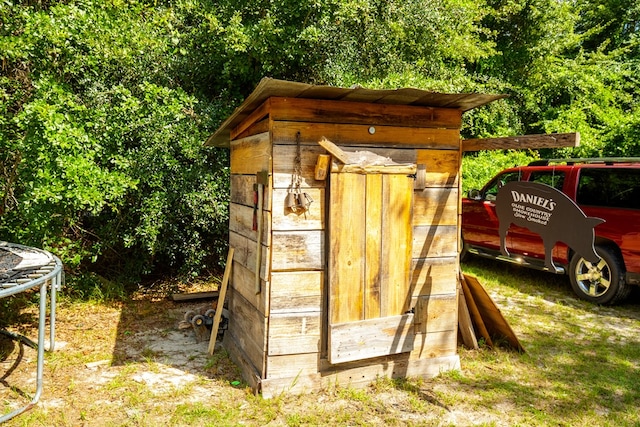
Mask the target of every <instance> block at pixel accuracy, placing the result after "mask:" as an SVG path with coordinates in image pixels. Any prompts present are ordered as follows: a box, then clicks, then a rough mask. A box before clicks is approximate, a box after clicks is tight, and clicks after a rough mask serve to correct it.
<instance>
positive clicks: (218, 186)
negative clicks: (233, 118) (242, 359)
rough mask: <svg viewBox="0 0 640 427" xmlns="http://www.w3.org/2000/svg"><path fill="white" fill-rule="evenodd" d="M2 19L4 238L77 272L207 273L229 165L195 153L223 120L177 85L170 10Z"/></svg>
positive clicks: (117, 7) (110, 6)
mask: <svg viewBox="0 0 640 427" xmlns="http://www.w3.org/2000/svg"><path fill="white" fill-rule="evenodd" d="M0 16H2V22H3V23H7V24H4V25H3V26H2V28H1V33H0V47H1V49H0V51H1V52H2V62H3V64H4V67H3V70H4V71H3V75H2V80H1V81H2V91H1V92H0V93H1V94H2V96H1V97H0V102H1V104H0V108H1V109H2V112H3V119H2V123H1V125H2V126H1V127H0V144H1V145H0V147H1V148H2V156H0V161H1V162H2V168H1V169H0V171H2V173H3V175H4V176H5V181H4V185H3V186H2V187H0V189H1V191H2V193H0V195H1V196H2V197H1V198H0V200H3V205H2V218H1V221H2V222H1V223H0V233H1V234H2V238H3V239H7V240H14V241H18V242H22V243H25V244H32V245H36V246H42V247H45V248H48V249H51V250H53V251H54V252H55V253H57V254H58V255H60V256H61V257H62V258H63V261H64V262H65V264H66V266H67V267H68V268H70V269H77V271H79V272H82V271H90V270H93V271H97V272H100V273H102V274H108V275H110V276H114V275H127V276H128V277H130V278H133V279H135V278H138V277H140V275H141V274H145V273H149V272H152V271H156V272H157V271H182V272H183V273H198V272H200V271H202V270H203V268H205V267H206V266H209V267H211V266H215V265H216V264H215V260H214V262H213V263H212V262H211V261H209V262H208V263H207V260H208V258H210V257H211V255H214V256H215V255H218V254H220V253H222V252H224V241H226V236H225V234H226V233H225V230H224V226H225V224H226V219H227V213H226V191H225V188H226V182H227V178H228V177H227V170H226V166H225V165H226V155H227V154H226V152H225V151H215V150H211V149H204V148H203V147H202V143H203V141H204V140H205V139H206V136H207V135H208V134H209V133H210V132H211V130H212V129H213V127H214V124H215V120H216V119H218V118H219V117H220V116H221V115H222V114H224V112H225V109H220V110H221V111H220V112H217V110H218V108H217V104H216V103H215V102H213V101H209V100H206V99H198V98H197V97H195V96H193V95H189V94H188V93H186V92H185V91H184V90H183V89H182V88H181V86H180V84H179V82H176V81H175V77H174V75H173V72H172V69H173V68H175V67H176V66H177V64H178V63H179V62H180V61H179V60H180V57H181V55H184V52H183V51H181V50H180V47H179V46H178V43H179V38H178V37H177V32H176V31H175V29H174V21H175V20H176V16H175V15H174V14H173V13H172V11H171V10H170V9H165V8H155V7H151V6H149V5H146V4H144V3H139V2H135V1H132V2H129V3H120V2H109V1H105V2H101V1H95V2H86V3H77V4H76V3H69V4H65V3H51V4H47V5H43V4H38V5H37V6H29V5H21V6H19V7H12V8H7V7H6V6H3V7H2V10H1V12H0ZM227 108H228V107H227Z"/></svg>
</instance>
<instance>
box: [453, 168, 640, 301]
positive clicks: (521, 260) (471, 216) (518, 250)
mask: <svg viewBox="0 0 640 427" xmlns="http://www.w3.org/2000/svg"><path fill="white" fill-rule="evenodd" d="M511 181H529V182H537V183H543V184H547V185H550V186H552V187H554V188H556V189H557V190H560V191H562V192H563V193H564V194H565V195H567V196H568V197H569V198H570V199H571V200H573V201H574V202H575V203H576V204H577V205H578V207H580V209H582V211H583V212H584V213H585V214H586V215H587V216H589V217H597V218H602V219H603V220H605V222H604V223H601V224H599V225H597V226H596V227H595V242H594V243H595V249H596V253H597V254H598V255H599V256H600V258H601V259H600V260H599V261H598V262H596V263H592V262H589V261H588V260H586V259H584V258H583V257H582V256H580V255H578V254H577V253H575V252H574V251H573V250H572V249H571V248H570V247H568V246H567V245H566V244H564V243H557V244H556V245H555V246H554V248H553V264H555V266H556V269H555V273H561V274H565V273H566V274H568V275H569V277H570V280H571V286H572V287H573V290H574V291H575V293H576V294H577V295H578V296H579V297H580V298H583V299H585V300H588V301H591V302H594V303H598V304H614V303H617V302H620V301H622V300H624V299H625V298H626V297H627V296H628V295H629V292H630V290H631V286H630V285H638V284H640V158H597V159H551V160H538V161H535V162H532V163H530V164H529V165H527V166H521V167H515V168H511V169H506V170H504V171H502V172H500V173H499V174H498V175H497V176H496V177H494V178H493V179H492V180H491V181H489V183H487V184H486V185H485V186H484V187H483V188H482V189H481V190H471V191H469V194H468V197H467V198H463V199H462V240H463V253H462V255H463V256H464V255H465V254H467V253H471V254H475V255H480V256H484V257H489V258H493V259H498V260H502V261H508V262H513V263H517V264H520V265H524V266H527V267H532V268H537V269H540V270H546V271H551V270H549V268H548V267H547V266H545V250H544V247H543V242H542V238H541V237H540V236H539V235H537V234H535V233H533V232H531V231H530V230H529V229H527V228H524V227H519V226H515V225H511V226H510V228H509V230H508V232H507V237H506V242H505V243H506V248H507V249H508V251H507V252H508V253H509V256H504V255H502V253H501V251H500V243H501V241H500V236H499V227H498V216H497V215H496V205H495V200H496V196H497V194H498V190H499V189H500V188H501V187H502V186H503V185H504V184H506V183H508V182H511ZM547 265H548V263H547Z"/></svg>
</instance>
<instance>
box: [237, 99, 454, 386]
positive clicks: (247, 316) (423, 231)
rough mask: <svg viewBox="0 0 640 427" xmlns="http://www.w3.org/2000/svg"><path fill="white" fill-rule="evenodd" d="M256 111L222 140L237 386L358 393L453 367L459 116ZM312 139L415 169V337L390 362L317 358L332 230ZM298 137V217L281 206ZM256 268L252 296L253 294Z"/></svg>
mask: <svg viewBox="0 0 640 427" xmlns="http://www.w3.org/2000/svg"><path fill="white" fill-rule="evenodd" d="M258 110H259V111H258ZM258 110H256V111H257V112H256V114H255V115H253V116H250V117H249V118H247V122H246V123H242V124H241V125H239V126H238V127H237V129H236V130H235V132H232V135H233V136H234V137H235V138H236V139H235V140H233V141H231V203H230V224H229V230H230V237H229V238H230V244H231V245H232V246H233V247H234V248H235V251H236V254H235V256H234V265H233V267H234V268H233V275H232V281H231V289H230V294H229V308H230V312H231V313H230V316H231V319H230V320H231V321H230V324H229V330H228V331H227V334H225V341H228V343H229V345H228V348H229V349H230V353H231V355H232V357H233V358H234V359H235V360H236V361H237V362H238V363H239V365H240V366H241V367H242V369H243V373H244V377H245V379H247V381H249V383H250V384H252V385H253V386H254V388H258V387H260V388H261V390H262V393H263V395H264V396H265V397H268V396H270V395H273V394H274V393H277V392H280V391H283V390H297V391H304V390H312V389H317V388H320V387H323V386H326V385H327V382H331V381H336V382H340V383H341V384H352V385H358V384H362V385H364V384H366V383H368V382H370V381H372V380H374V379H375V378H376V376H378V375H385V376H403V375H429V374H430V373H432V374H433V375H436V374H437V373H438V372H439V371H440V370H441V369H451V368H456V367H459V359H458V356H457V354H456V337H457V320H458V319H457V294H456V289H457V277H458V234H459V233H458V228H459V221H460V216H459V201H458V197H459V170H460V155H461V151H460V136H459V127H460V123H461V113H460V111H458V110H452V109H442V108H440V109H439V108H427V107H412V106H402V105H399V106H395V105H379V104H369V103H353V102H344V101H325V100H305V99H288V98H270V99H269V100H268V102H266V103H265V105H263V106H262V107H260V108H259V109H258ZM322 137H326V138H328V139H330V140H331V141H332V142H334V143H335V144H337V145H338V146H339V147H340V148H342V149H343V150H345V151H351V152H353V151H360V150H366V151H371V152H374V153H376V154H378V155H381V156H385V157H389V158H391V159H392V160H394V161H395V162H398V163H408V164H417V165H424V166H425V168H426V179H425V186H424V188H420V189H415V190H414V191H413V216H412V223H411V227H412V233H411V234H412V241H411V242H410V258H411V262H410V267H408V268H409V269H410V271H409V273H408V275H407V277H410V280H409V284H408V287H409V290H408V291H407V292H406V293H407V295H404V296H402V298H404V300H406V301H409V307H407V308H408V309H413V312H414V313H413V314H412V315H410V316H409V317H411V318H412V319H413V320H412V321H413V327H412V333H413V334H414V338H413V340H412V342H413V343H412V344H411V346H410V347H408V348H407V349H403V350H402V351H403V352H401V353H399V354H395V355H389V356H384V357H378V358H370V359H365V360H362V361H353V362H347V363H340V364H333V365H332V364H330V363H328V361H327V346H328V343H327V325H328V323H329V319H328V304H329V298H330V296H329V295H328V283H327V282H328V280H329V277H328V271H327V263H328V247H327V245H329V241H328V228H329V227H332V226H336V225H335V224H330V221H329V218H328V212H329V209H328V206H327V203H328V200H329V195H330V191H331V188H330V184H329V180H326V181H325V180H322V181H318V180H315V178H314V172H315V170H314V168H315V164H316V160H317V158H318V155H319V154H324V153H326V151H325V150H324V149H323V148H322V147H320V146H319V145H318V141H319V140H320V139H321V138H322ZM297 141H299V142H300V144H301V163H302V165H301V166H302V171H301V172H302V181H301V185H302V190H303V191H304V192H306V193H308V194H309V195H310V196H311V198H312V199H313V202H312V203H311V206H310V209H309V210H308V211H307V212H305V213H304V214H299V215H297V214H294V213H291V212H288V211H287V210H285V205H284V200H285V198H286V196H287V193H288V189H289V188H290V186H291V183H292V181H291V179H292V174H293V171H294V166H295V157H296V143H297ZM261 170H266V171H268V172H269V178H270V180H269V186H268V188H266V189H265V198H264V211H263V212H262V215H261V216H262V221H263V225H264V228H263V235H262V239H261V242H260V245H259V247H260V248H261V249H260V250H261V251H262V254H261V260H262V262H261V265H260V266H257V265H256V258H257V256H256V251H257V250H258V242H257V233H256V231H254V230H253V215H254V194H253V185H254V183H255V182H256V177H255V174H256V173H257V172H259V171H261ZM365 205H366V203H365ZM258 268H259V274H260V278H261V281H260V286H261V292H259V293H256V292H255V272H256V270H257V269H258ZM400 314H401V313H397V315H400ZM240 317H242V318H240ZM227 335H228V336H227ZM404 345H407V344H406V343H405V344H404ZM240 359H241V360H240ZM249 366H250V367H251V369H249V368H248V367H249ZM250 370H252V372H247V371H250Z"/></svg>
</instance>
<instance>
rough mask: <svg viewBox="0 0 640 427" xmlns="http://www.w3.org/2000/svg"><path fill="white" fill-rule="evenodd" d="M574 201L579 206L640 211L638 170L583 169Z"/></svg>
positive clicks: (639, 173)
mask: <svg viewBox="0 0 640 427" xmlns="http://www.w3.org/2000/svg"><path fill="white" fill-rule="evenodd" d="M576 201H577V202H578V204H580V205H588V206H606V207H611V208H630V209H640V169H630V168H619V169H614V168H606V169H604V168H603V169H590V168H583V169H582V170H581V171H580V180H579V182H578V194H577V196H576Z"/></svg>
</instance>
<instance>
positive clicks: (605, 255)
mask: <svg viewBox="0 0 640 427" xmlns="http://www.w3.org/2000/svg"><path fill="white" fill-rule="evenodd" d="M596 253H597V254H598V255H600V257H601V258H602V259H601V260H600V261H599V262H598V263H595V264H592V263H590V262H589V261H587V260H586V259H584V258H583V257H582V256H580V255H578V254H574V255H573V257H572V258H571V264H570V265H569V276H570V280H571V287H572V288H573V291H574V292H575V293H576V295H578V297H580V298H581V299H584V300H587V301H590V302H592V303H596V304H615V303H617V302H620V301H621V300H623V299H625V298H626V297H627V296H628V295H629V291H630V289H631V288H630V287H629V286H628V285H627V284H626V283H625V280H624V265H623V263H622V261H621V259H620V257H619V256H618V255H617V254H616V253H615V252H614V251H613V250H611V249H610V248H607V247H604V246H597V247H596Z"/></svg>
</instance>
